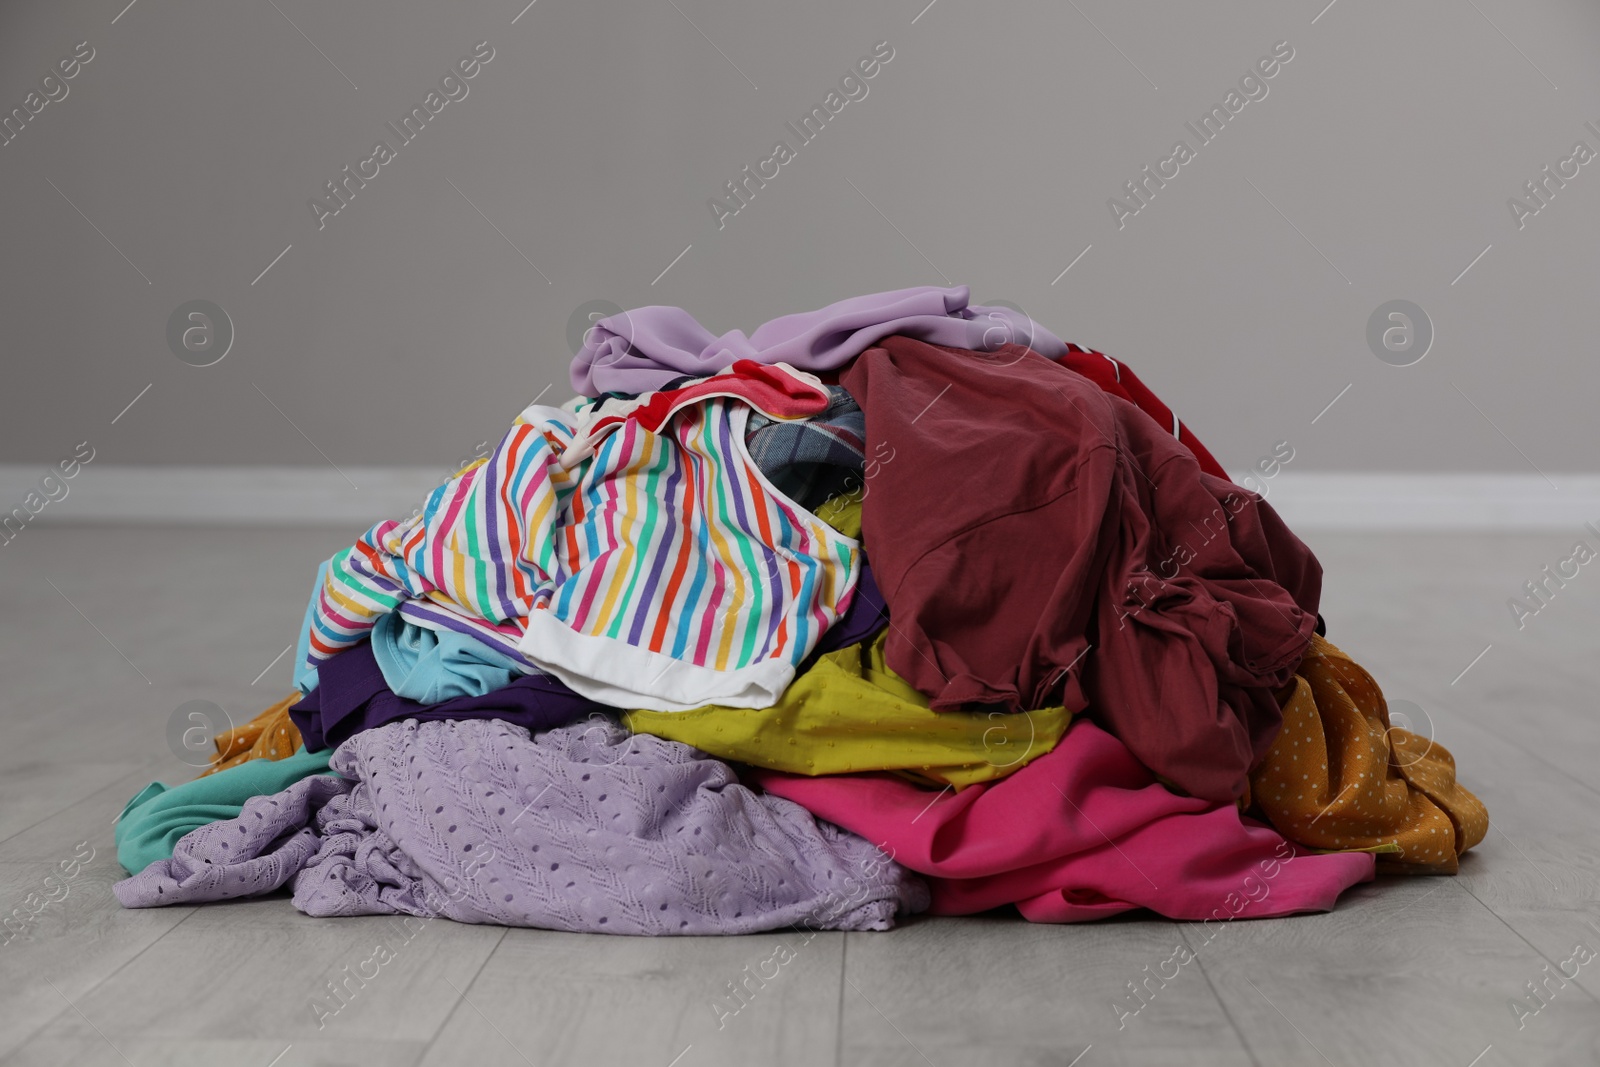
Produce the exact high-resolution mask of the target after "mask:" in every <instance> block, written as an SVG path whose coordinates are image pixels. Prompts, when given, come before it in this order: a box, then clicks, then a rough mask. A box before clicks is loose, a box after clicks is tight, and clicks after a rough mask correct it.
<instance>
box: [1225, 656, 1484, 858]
mask: <svg viewBox="0 0 1600 1067" xmlns="http://www.w3.org/2000/svg"><path fill="white" fill-rule="evenodd" d="M1296 674H1297V676H1296V678H1295V680H1294V682H1293V683H1292V684H1291V685H1290V686H1289V687H1287V688H1286V689H1285V690H1284V691H1283V692H1282V693H1281V694H1280V697H1279V699H1280V702H1281V703H1282V705H1283V730H1282V732H1281V733H1279V735H1278V738H1277V740H1276V741H1275V742H1273V745H1272V749H1271V750H1270V751H1269V752H1268V753H1267V758H1266V760H1265V761H1264V762H1263V763H1262V764H1261V766H1259V767H1258V768H1256V770H1255V771H1254V773H1252V774H1251V776H1250V792H1251V802H1252V803H1253V804H1254V805H1255V806H1256V807H1257V808H1259V809H1260V810H1261V812H1262V813H1264V814H1265V815H1266V817H1267V819H1268V821H1269V822H1271V823H1272V825H1273V826H1274V827H1275V828H1276V829H1277V830H1278V832H1279V833H1281V834H1283V835H1284V836H1285V837H1287V838H1288V839H1289V840H1291V841H1293V842H1295V843H1296V844H1300V845H1305V846H1307V847H1309V848H1318V849H1330V850H1352V849H1361V850H1366V851H1376V852H1378V867H1379V870H1389V871H1393V872H1396V873H1416V874H1454V873H1455V871H1456V869H1457V860H1458V857H1459V856H1460V855H1461V853H1463V852H1465V851H1466V850H1467V849H1469V848H1471V847H1472V846H1473V845H1476V844H1477V843H1478V842H1479V841H1482V840H1483V836H1484V834H1486V833H1488V830H1489V813H1488V811H1487V810H1486V809H1485V808H1484V806H1483V803H1482V802H1481V801H1479V800H1478V798H1477V797H1475V796H1473V795H1472V794H1471V793H1470V792H1468V791H1467V790H1466V789H1465V788H1464V787H1462V786H1461V785H1460V784H1459V783H1458V782H1457V781H1456V764H1455V760H1454V759H1453V758H1452V757H1451V755H1450V753H1449V752H1447V751H1446V750H1445V749H1444V748H1443V747H1442V746H1440V745H1439V744H1438V742H1436V741H1433V740H1432V739H1430V738H1425V737H1420V736H1418V735H1417V734H1414V733H1412V732H1410V731H1409V730H1404V729H1401V728H1400V727H1392V726H1390V724H1389V708H1388V705H1387V704H1386V703H1385V702H1384V699H1383V692H1382V690H1380V689H1379V688H1378V683H1377V682H1375V681H1374V680H1373V678H1372V675H1370V674H1368V673H1367V672H1366V671H1365V670H1363V669H1362V668H1361V667H1360V666H1359V665H1358V664H1356V663H1355V662H1354V661H1353V660H1351V659H1350V657H1349V656H1347V655H1345V654H1344V653H1343V652H1341V651H1340V650H1339V649H1338V648H1337V647H1335V646H1334V645H1333V644H1332V643H1331V642H1329V641H1327V640H1324V639H1323V638H1321V637H1313V638H1312V645H1311V650H1310V652H1308V653H1307V654H1306V657H1305V660H1304V661H1303V662H1302V663H1301V664H1300V666H1299V668H1298V669H1297V672H1296Z"/></svg>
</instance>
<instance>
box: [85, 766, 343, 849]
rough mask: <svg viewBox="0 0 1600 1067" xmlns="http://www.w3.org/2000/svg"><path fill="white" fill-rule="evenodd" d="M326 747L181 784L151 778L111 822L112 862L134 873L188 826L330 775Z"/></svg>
mask: <svg viewBox="0 0 1600 1067" xmlns="http://www.w3.org/2000/svg"><path fill="white" fill-rule="evenodd" d="M332 755H333V752H332V751H331V750H326V749H325V750H323V751H321V752H315V753H311V752H307V751H306V750H305V749H304V748H303V747H302V748H301V749H299V750H298V751H297V752H295V754H294V755H292V756H290V757H289V758H288V759H282V760H265V759H256V760H250V761H248V762H246V763H241V764H238V765H237V766H234V767H229V768H228V769H227V770H225V771H218V772H217V773H216V774H211V775H207V776H206V777H204V778H196V779H195V780H194V781H192V782H185V783H183V784H182V785H175V786H165V785H162V784H161V783H160V782H151V783H150V784H149V785H147V786H145V787H144V788H143V789H141V790H140V791H139V793H138V795H137V796H135V797H134V798H133V799H132V800H130V801H128V806H127V807H125V808H123V809H122V816H121V818H119V819H118V820H117V834H116V839H117V861H118V862H119V863H121V864H122V866H123V868H124V869H125V870H126V871H127V872H128V873H129V874H138V873H139V872H140V871H142V870H144V869H145V868H146V867H148V866H150V864H152V863H154V862H155V861H156V860H166V859H171V858H172V850H173V849H174V848H175V847H177V844H178V841H179V839H180V838H182V837H183V835H184V834H186V833H188V832H189V831H190V830H196V829H199V828H200V827H202V826H205V825H206V824H207V823H213V822H216V821H218V820H219V819H236V818H238V817H239V812H240V811H242V810H243V809H244V802H245V801H247V800H249V799H250V798H251V797H258V796H270V795H272V794H274V793H281V792H283V791H284V790H285V789H288V788H289V787H290V786H291V785H293V784H294V783H295V782H298V781H299V780H300V779H302V778H307V777H309V776H311V775H313V774H332V773H333V772H332V771H330V770H329V769H328V758H329V757H330V756H332Z"/></svg>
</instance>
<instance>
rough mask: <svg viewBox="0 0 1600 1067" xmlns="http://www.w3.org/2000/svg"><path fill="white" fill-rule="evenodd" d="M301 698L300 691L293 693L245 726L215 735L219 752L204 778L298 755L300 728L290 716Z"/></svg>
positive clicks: (204, 772)
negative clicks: (259, 761)
mask: <svg viewBox="0 0 1600 1067" xmlns="http://www.w3.org/2000/svg"><path fill="white" fill-rule="evenodd" d="M299 700H300V694H299V693H298V692H296V693H290V694H289V695H288V696H286V697H284V698H283V699H282V700H280V701H278V702H277V703H276V704H274V705H272V707H270V708H268V709H267V710H266V711H263V712H262V713H261V714H260V715H257V716H256V717H255V718H253V719H251V720H250V721H249V722H247V723H245V724H244V725H243V726H235V727H234V728H233V729H231V730H226V731H224V732H222V733H220V734H218V735H217V736H216V737H215V738H214V741H215V743H216V746H217V754H216V755H214V756H212V757H211V766H210V767H208V768H207V769H206V770H205V771H203V772H202V773H201V775H200V777H202V778H204V777H205V776H206V775H208V774H216V773H217V772H218V771H225V770H227V769H228V768H229V767H237V766H238V765H239V764H241V763H246V762H248V761H250V760H253V759H271V760H280V759H288V758H289V757H290V756H292V755H294V754H295V751H296V750H298V749H299V747H300V730H299V729H298V728H297V727H296V726H295V724H294V722H293V720H291V719H290V718H289V709H290V708H291V707H293V706H294V705H295V704H296V703H297V702H298V701H299Z"/></svg>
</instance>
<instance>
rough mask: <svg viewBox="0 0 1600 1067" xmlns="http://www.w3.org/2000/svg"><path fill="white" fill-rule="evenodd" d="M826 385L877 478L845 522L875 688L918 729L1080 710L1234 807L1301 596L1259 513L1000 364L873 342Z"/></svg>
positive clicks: (983, 355)
mask: <svg viewBox="0 0 1600 1067" xmlns="http://www.w3.org/2000/svg"><path fill="white" fill-rule="evenodd" d="M1124 370H1126V369H1125V368H1124ZM840 381H841V384H843V385H844V387H845V388H846V389H848V390H849V391H850V393H851V395H853V396H854V397H855V399H856V401H857V403H859V404H860V405H861V408H862V410H863V412H865V415H866V428H867V439H868V444H869V445H870V446H872V447H873V448H874V449H876V448H877V447H878V442H885V443H887V444H888V446H889V447H890V449H891V450H892V451H891V454H892V455H893V457H894V458H893V460H892V461H888V462H884V463H882V464H880V465H879V467H878V470H877V473H876V474H875V476H874V477H873V478H872V479H870V482H869V488H870V493H869V494H868V495H867V496H866V499H865V502H864V504H863V508H862V536H863V539H864V541H865V544H866V547H867V551H868V553H869V554H870V555H871V558H872V565H873V571H874V574H875V576H876V577H877V579H878V584H879V587H880V588H881V589H882V591H883V593H884V597H885V599H886V600H887V602H888V605H889V612H890V617H891V618H892V619H894V626H893V628H892V629H891V632H890V636H889V640H888V646H887V651H886V655H887V659H888V663H889V666H890V667H891V668H893V669H894V670H895V671H896V672H897V673H898V674H900V675H901V676H902V677H904V678H905V679H906V680H907V681H909V682H910V683H911V684H912V685H914V686H915V687H916V688H917V689H919V690H920V691H922V692H923V693H925V694H927V695H928V696H929V698H930V700H931V701H932V703H933V706H934V707H935V708H941V709H951V708H960V707H963V706H966V705H968V704H979V705H995V706H1000V707H1002V708H1005V709H1008V710H1024V709H1032V708H1041V707H1049V706H1052V705H1055V704H1061V703H1065V704H1066V705H1067V706H1068V707H1070V708H1071V709H1072V710H1074V711H1082V710H1084V709H1086V708H1087V709H1088V711H1089V713H1090V714H1091V715H1093V716H1094V717H1095V718H1096V719H1097V720H1098V721H1099V722H1100V723H1101V724H1102V725H1104V726H1105V727H1106V728H1107V729H1109V730H1110V731H1111V732H1112V733H1114V734H1116V735H1117V737H1119V738H1120V739H1121V740H1122V741H1123V742H1124V743H1125V744H1127V745H1128V747H1129V748H1130V749H1132V750H1133V753H1134V755H1135V756H1137V757H1138V758H1139V759H1140V760H1141V761H1142V762H1143V763H1144V764H1145V765H1146V766H1148V767H1149V768H1150V769H1151V770H1153V771H1154V772H1155V773H1157V774H1159V775H1161V776H1162V777H1163V778H1165V779H1167V780H1168V781H1170V782H1172V783H1174V784H1175V785H1177V786H1178V787H1180V788H1181V789H1183V790H1185V791H1187V792H1189V793H1192V794H1194V795H1195V796H1198V797H1204V798H1207V799H1210V800H1218V801H1222V800H1231V799H1233V798H1235V797H1237V796H1240V795H1242V793H1243V792H1244V788H1245V776H1246V773H1247V772H1248V770H1249V769H1250V767H1251V766H1252V765H1253V764H1254V763H1255V762H1256V761H1257V760H1258V759H1259V758H1260V757H1262V756H1264V755H1265V754H1266V751H1267V749H1268V747H1270V745H1271V743H1272V740H1273V738H1274V737H1275V736H1276V734H1277V729H1278V726H1279V725H1280V723H1281V721H1282V713H1281V712H1280V710H1279V708H1278V704H1277V701H1276V700H1275V699H1274V698H1273V695H1272V690H1273V689H1276V688H1278V687H1281V686H1283V685H1285V684H1287V683H1288V681H1289V680H1290V678H1291V677H1292V676H1293V673H1294V668H1295V666H1296V664H1298V663H1299V661H1300V658H1301V656H1302V654H1303V653H1304V652H1305V649H1306V646H1307V644H1308V643H1309V641H1310V637H1311V633H1312V631H1313V629H1314V628H1315V625H1316V608H1317V600H1318V598H1319V596H1320V592H1321V574H1322V572H1321V568H1320V566H1319V565H1318V564H1317V561H1316V558H1315V557H1314V556H1312V554H1311V552H1310V550H1309V549H1307V548H1306V547H1305V545H1303V544H1302V543H1301V542H1300V541H1299V540H1298V539H1296V538H1295V537H1294V535H1293V534H1291V533H1290V532H1289V531H1288V529H1287V528H1286V527H1285V526H1284V525H1283V523H1282V521H1281V520H1279V519H1278V517H1277V515H1276V513H1275V512H1273V511H1272V509H1271V508H1270V507H1268V506H1267V504H1266V503H1265V502H1264V501H1262V500H1261V499H1260V498H1259V497H1257V496H1256V495H1255V494H1253V493H1250V492H1248V491H1246V490H1244V489H1240V488H1239V487H1237V486H1235V485H1233V484H1232V483H1230V482H1228V481H1226V480H1224V479H1221V478H1217V477H1215V476H1213V475H1210V474H1206V473H1204V472H1203V471H1202V470H1201V469H1200V465H1199V460H1198V459H1197V458H1196V456H1195V454H1194V453H1192V452H1191V451H1190V450H1189V449H1188V448H1187V447H1185V446H1184V445H1183V444H1182V443H1180V441H1179V440H1178V439H1176V438H1174V436H1173V435H1172V432H1171V429H1170V427H1168V428H1163V427H1161V426H1159V425H1157V423H1156V422H1155V421H1154V420H1153V419H1151V418H1150V417H1149V416H1148V415H1146V414H1144V413H1143V412H1142V411H1140V410H1139V409H1138V408H1137V407H1135V406H1134V405H1133V404H1132V403H1130V402H1128V401H1126V400H1123V399H1121V398H1120V397H1118V396H1115V395H1113V394H1110V393H1106V392H1102V391H1101V390H1100V388H1098V387H1097V386H1096V385H1095V384H1094V383H1092V382H1091V381H1089V380H1088V379H1087V378H1085V377H1084V376H1082V375H1080V374H1077V373H1075V372H1073V371H1072V370H1070V369H1068V368H1067V367H1064V366H1061V365H1059V364H1056V363H1053V362H1051V361H1050V360H1048V359H1045V358H1044V357H1043V356H1041V355H1039V354H1038V353H1036V352H1031V351H1029V350H1028V349H1025V348H1022V347H1020V346H1016V345H1007V346H1003V347H1001V348H999V349H997V350H996V351H994V352H972V351H966V350H963V349H954V348H942V347H939V346H935V345H929V344H925V343H923V342H921V341H916V340H912V339H910V338H906V337H891V338H888V339H886V340H885V341H884V343H883V345H882V347H879V348H873V349H869V350H868V351H866V352H864V353H862V355H861V356H860V357H858V358H857V360H856V361H855V363H854V364H853V365H852V366H851V367H850V369H849V370H847V371H846V372H845V373H844V374H843V375H842V376H841V378H840ZM874 454H881V453H879V452H874ZM1286 587H1287V588H1286Z"/></svg>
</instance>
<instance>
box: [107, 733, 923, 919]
mask: <svg viewBox="0 0 1600 1067" xmlns="http://www.w3.org/2000/svg"><path fill="white" fill-rule="evenodd" d="M332 768H333V770H334V771H335V772H337V773H338V774H339V775H340V776H341V777H338V778H334V777H331V776H328V775H313V776H311V777H309V778H305V779H302V780H301V781H299V782H296V783H295V784H294V785H292V786H290V787H289V788H288V789H286V790H284V791H283V792H281V793H278V794H276V795H274V796H260V797H255V798H254V799H252V800H250V801H248V802H247V803H246V804H245V806H244V809H243V811H242V812H241V814H240V815H239V817H238V818H237V819H227V820H223V821H221V822H215V823H212V824H210V825H208V826H203V827H201V828H200V829H198V830H195V831H193V832H191V833H189V834H187V835H186V836H185V837H184V838H183V839H182V840H181V841H179V842H178V845H177V848H176V850H175V851H174V853H173V856H172V858H171V859H169V860H159V861H157V862H155V863H152V864H151V865H150V866H149V867H146V868H145V869H144V870H143V871H141V872H140V873H138V874H136V875H134V876H133V877H131V878H128V879H126V880H124V881H122V882H119V883H118V884H117V885H116V887H115V893H116V896H117V899H118V900H119V901H121V902H122V904H123V906H124V907H129V908H149V907H158V906H161V905H164V904H193V903H198V902H203V901H213V900H226V899H230V898H234V897H246V896H254V895H257V894H261V893H268V892H272V891H273V890H276V889H279V888H281V887H283V886H285V885H287V886H289V887H290V888H291V889H292V890H293V892H294V905H295V907H297V908H299V909H300V910H301V911H303V912H305V913H306V914H308V915H388V914H405V915H417V916H425V917H444V918H450V919H455V920H457V921H459V922H468V923H494V924H499V925H504V926H536V927H542V928H546V929H551V930H568V931H592V932H598V933H613V934H748V933H756V932H759V931H763V930H772V929H777V928H780V927H785V926H791V925H797V924H798V925H807V926H810V927H812V928H814V929H833V930H882V929H887V928H889V927H890V926H892V925H893V923H894V916H895V913H896V911H902V912H907V913H911V912H917V911H921V910H923V909H925V908H926V907H927V905H928V889H927V886H926V884H925V883H924V882H923V881H922V880H921V879H920V878H919V877H918V876H917V875H915V874H912V873H911V872H909V871H906V870H905V869H904V868H902V867H900V866H899V865H898V864H896V863H894V862H893V861H892V860H891V859H890V857H888V856H886V855H885V854H884V853H883V852H881V851H879V850H878V849H877V848H876V847H874V846H873V845H872V844H870V843H869V842H867V841H866V840H864V839H862V838H860V837H857V836H855V835H854V834H851V833H848V832H846V831H844V830H841V829H839V828H838V827H835V826H833V825H832V824H829V823H819V822H818V821H817V820H815V819H814V818H812V816H811V815H810V814H809V813H808V812H807V811H806V810H805V809H804V808H802V807H800V806H799V805H797V804H794V803H791V802H790V801H787V800H783V799H780V798H778V797H774V796H767V795H765V794H760V793H756V792H753V791H752V790H750V789H748V788H746V787H744V786H742V785H740V784H739V783H738V779H737V778H736V777H735V776H734V774H733V772H732V771H731V770H730V769H729V768H728V766H727V765H726V764H724V763H721V762H719V761H717V760H715V759H712V758H710V757H708V756H706V755H705V754H704V753H702V752H700V751H698V750H696V749H693V748H690V747H689V746H687V745H682V744H678V743H676V742H672V741H664V740H661V739H660V738H656V737H651V736H649V735H647V734H632V735H630V734H629V733H628V732H627V731H626V730H624V729H623V728H622V727H621V726H619V725H618V724H617V723H616V722H615V720H613V719H611V718H609V717H606V716H595V717H593V718H590V719H588V720H585V721H583V722H579V723H575V724H573V725H570V726H564V727H560V728H558V729H554V730H550V731H547V732H545V733H542V734H540V735H538V736H537V738H533V737H530V736H529V734H528V731H527V730H525V729H523V728H521V727H518V726H512V725H510V724H509V723H506V722H502V721H499V720H495V719H482V720H473V721H445V722H418V721H416V720H414V719H408V720H405V721H403V722H397V723H393V724H391V725H388V726H383V727H380V728H378V729H375V730H368V731H365V732H363V733H360V734H357V735H356V736H355V737H352V738H351V739H350V740H349V741H346V742H345V743H344V744H343V745H341V746H340V747H339V749H338V751H336V752H335V753H334V755H333V759H332Z"/></svg>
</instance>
